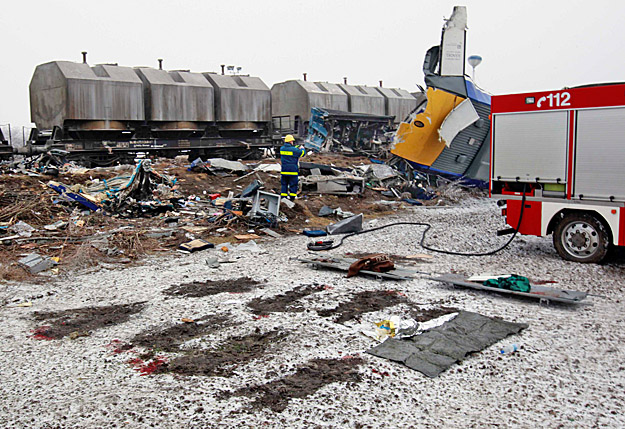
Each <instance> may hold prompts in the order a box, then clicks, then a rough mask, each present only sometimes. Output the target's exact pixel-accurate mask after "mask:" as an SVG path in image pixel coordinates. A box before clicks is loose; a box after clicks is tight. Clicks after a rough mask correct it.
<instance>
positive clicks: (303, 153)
mask: <svg viewBox="0 0 625 429" xmlns="http://www.w3.org/2000/svg"><path fill="white" fill-rule="evenodd" d="M304 155H306V152H305V151H304V149H302V154H301V155H300V156H299V157H300V158H301V157H302V156H304Z"/></svg>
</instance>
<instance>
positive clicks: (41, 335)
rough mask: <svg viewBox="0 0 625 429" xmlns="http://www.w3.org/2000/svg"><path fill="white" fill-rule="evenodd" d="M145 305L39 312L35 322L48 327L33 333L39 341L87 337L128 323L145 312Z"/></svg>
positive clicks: (139, 303) (141, 303)
mask: <svg viewBox="0 0 625 429" xmlns="http://www.w3.org/2000/svg"><path fill="white" fill-rule="evenodd" d="M144 304H145V303H143V302H137V303H134V304H125V305H108V306H103V307H84V308H76V309H71V310H63V311H47V312H41V311H38V312H35V313H34V317H35V320H38V321H45V322H47V323H48V325H46V326H40V327H39V328H37V329H35V330H34V331H33V333H34V336H35V338H37V339H48V340H58V339H60V338H63V337H65V336H70V337H72V338H77V337H81V336H87V335H89V333H90V332H91V331H95V330H97V329H101V328H106V327H108V326H114V325H119V324H120V323H124V322H126V321H128V319H129V318H130V316H132V315H133V314H136V313H138V312H140V311H141V310H143V306H144Z"/></svg>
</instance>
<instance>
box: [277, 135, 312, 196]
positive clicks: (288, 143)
mask: <svg viewBox="0 0 625 429" xmlns="http://www.w3.org/2000/svg"><path fill="white" fill-rule="evenodd" d="M293 142H295V138H294V137H293V136H292V135H291V134H289V135H287V136H286V137H285V138H284V145H283V146H282V147H281V148H280V161H281V162H282V174H281V180H280V182H281V184H282V190H281V191H280V195H281V196H283V197H289V199H290V200H291V201H293V200H295V197H296V196H297V188H298V175H299V159H300V158H301V157H302V156H304V154H305V153H306V152H305V151H304V148H303V147H301V146H298V147H296V146H293Z"/></svg>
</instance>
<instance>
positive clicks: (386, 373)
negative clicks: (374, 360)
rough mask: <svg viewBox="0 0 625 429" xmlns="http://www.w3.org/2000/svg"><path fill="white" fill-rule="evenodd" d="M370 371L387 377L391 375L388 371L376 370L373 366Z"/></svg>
mask: <svg viewBox="0 0 625 429" xmlns="http://www.w3.org/2000/svg"><path fill="white" fill-rule="evenodd" d="M371 371H372V372H374V373H375V374H380V375H383V376H384V377H389V376H390V375H391V374H389V373H388V372H386V371H378V370H377V369H375V368H373V369H372V370H371Z"/></svg>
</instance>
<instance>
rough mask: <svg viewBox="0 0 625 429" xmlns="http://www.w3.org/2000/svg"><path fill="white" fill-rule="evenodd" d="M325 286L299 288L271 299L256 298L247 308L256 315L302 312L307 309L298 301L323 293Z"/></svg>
mask: <svg viewBox="0 0 625 429" xmlns="http://www.w3.org/2000/svg"><path fill="white" fill-rule="evenodd" d="M324 289H325V287H324V286H315V285H310V286H299V287H296V288H295V289H293V290H290V291H288V292H286V293H283V294H280V295H276V296H272V297H270V298H254V299H253V300H251V301H250V302H249V303H248V304H247V306H248V307H249V308H251V309H252V312H253V313H254V314H258V315H260V314H270V313H285V312H293V313H296V312H302V311H304V310H305V309H306V308H305V307H304V306H302V304H301V303H298V302H297V301H298V300H300V299H302V298H304V297H306V296H308V295H312V294H313V293H317V292H321V291H323V290H324Z"/></svg>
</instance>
